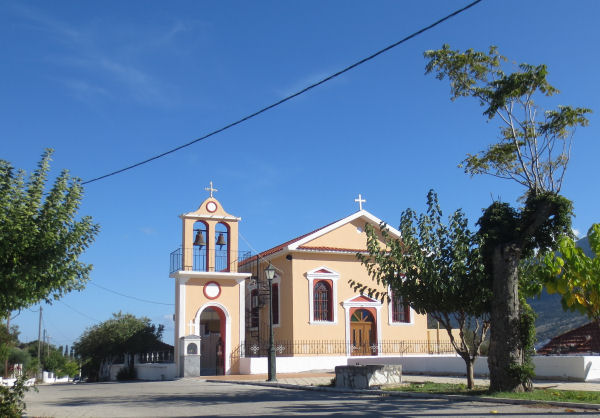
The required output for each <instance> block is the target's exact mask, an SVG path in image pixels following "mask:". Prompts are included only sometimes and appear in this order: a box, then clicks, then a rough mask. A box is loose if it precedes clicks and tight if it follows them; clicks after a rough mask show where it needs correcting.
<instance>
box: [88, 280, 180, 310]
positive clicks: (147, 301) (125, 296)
mask: <svg viewBox="0 0 600 418" xmlns="http://www.w3.org/2000/svg"><path fill="white" fill-rule="evenodd" d="M90 284H92V285H94V286H96V287H99V288H100V289H103V290H106V291H107V292H110V293H114V294H115V295H119V296H123V297H124V298H129V299H134V300H137V301H140V302H145V303H153V304H155V305H166V306H174V305H175V304H174V303H165V302H156V301H153V300H148V299H142V298H138V297H135V296H130V295H126V294H124V293H120V292H117V291H116V290H112V289H109V288H108V287H104V286H100V285H99V284H97V283H94V282H90Z"/></svg>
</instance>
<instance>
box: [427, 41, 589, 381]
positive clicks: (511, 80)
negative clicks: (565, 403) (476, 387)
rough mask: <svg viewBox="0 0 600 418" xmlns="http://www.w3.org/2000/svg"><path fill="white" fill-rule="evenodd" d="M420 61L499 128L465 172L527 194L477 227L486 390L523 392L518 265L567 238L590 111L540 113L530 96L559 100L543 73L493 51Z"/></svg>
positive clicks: (431, 54) (491, 211)
mask: <svg viewBox="0 0 600 418" xmlns="http://www.w3.org/2000/svg"><path fill="white" fill-rule="evenodd" d="M424 55H425V58H426V59H428V60H429V61H428V63H427V66H426V73H435V74H436V77H437V78H438V79H440V80H442V79H444V78H446V77H447V78H448V79H449V81H450V92H451V98H452V100H455V99H457V98H459V97H472V98H474V99H476V100H477V101H478V102H479V104H480V105H481V106H482V107H483V109H484V110H483V114H484V116H486V117H487V119H488V121H495V122H497V123H498V128H499V139H495V140H493V141H492V144H491V145H489V146H488V147H487V148H486V149H484V150H483V151H481V152H479V153H477V154H468V155H467V158H466V159H465V160H464V161H463V162H462V166H463V167H464V169H465V172H466V173H468V174H470V175H471V176H472V175H476V174H488V175H492V176H494V177H498V178H501V179H508V180H512V181H516V182H517V183H519V184H521V185H522V186H523V187H524V188H525V192H524V196H523V198H524V202H525V203H524V206H523V207H521V208H519V209H514V208H512V207H511V206H510V205H509V204H507V203H502V202H494V203H493V204H492V205H491V206H490V207H488V208H487V209H486V210H485V211H484V214H483V216H482V218H481V219H480V220H479V223H478V224H479V227H480V230H479V233H480V236H481V237H482V239H483V244H482V247H481V251H482V255H483V257H484V263H485V266H486V271H487V273H488V274H489V275H490V277H491V280H492V289H493V293H494V298H493V301H492V308H491V324H492V325H491V331H490V348H489V356H488V366H489V369H490V381H491V383H490V389H491V390H492V391H521V390H524V388H525V387H524V383H525V382H524V381H523V380H524V376H526V375H527V373H524V369H523V358H524V355H523V349H524V347H523V346H522V341H523V340H524V338H523V336H522V335H520V330H521V324H522V321H521V318H520V298H519V294H518V288H519V275H518V270H519V265H520V262H521V260H523V259H526V258H528V257H530V256H531V255H532V254H533V252H534V250H536V249H540V250H542V251H543V250H545V249H550V248H553V247H554V246H555V239H556V238H557V237H558V236H560V235H561V234H565V233H568V232H569V231H570V220H571V214H572V205H571V202H569V201H568V200H567V199H565V198H564V197H562V196H560V195H559V192H560V189H561V186H562V182H563V179H564V175H565V171H566V168H567V165H568V162H569V158H570V153H571V145H572V140H573V134H574V131H575V128H576V127H578V126H586V125H587V124H588V120H587V118H586V114H588V113H590V112H591V111H590V110H589V109H586V108H579V107H578V108H573V107H570V106H558V108H557V109H555V110H547V111H543V110H542V109H540V107H539V106H538V104H537V103H536V102H535V101H534V97H535V98H536V99H537V97H538V96H552V95H554V94H556V93H558V90H557V89H556V88H554V87H553V86H552V85H550V83H549V82H548V80H547V76H548V70H547V67H546V66H545V65H537V66H534V65H530V64H525V63H524V64H520V65H519V66H518V67H516V68H514V67H513V68H512V72H505V67H506V61H507V60H506V58H505V57H503V56H501V55H500V54H499V53H498V51H497V49H496V48H495V47H491V48H490V49H489V51H488V52H487V53H486V52H479V51H474V50H472V49H469V50H466V51H464V52H461V51H455V50H452V49H450V47H449V46H448V45H444V46H443V47H442V48H441V49H439V50H433V51H426V52H425V54H424ZM496 138H497V137H496ZM525 380H526V379H525Z"/></svg>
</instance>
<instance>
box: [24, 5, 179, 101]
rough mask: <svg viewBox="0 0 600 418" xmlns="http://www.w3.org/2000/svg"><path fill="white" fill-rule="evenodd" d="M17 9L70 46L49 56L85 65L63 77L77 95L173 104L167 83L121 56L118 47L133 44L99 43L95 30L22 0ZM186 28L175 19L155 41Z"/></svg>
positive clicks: (57, 61) (164, 40) (60, 61)
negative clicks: (112, 46)
mask: <svg viewBox="0 0 600 418" xmlns="http://www.w3.org/2000/svg"><path fill="white" fill-rule="evenodd" d="M14 11H15V12H16V13H18V14H19V15H20V16H21V17H22V18H24V19H26V20H27V21H29V22H31V23H33V24H34V25H35V28H34V29H36V30H39V31H43V32H45V33H47V34H48V36H51V37H55V38H56V39H57V40H58V41H59V42H62V43H63V44H64V45H66V46H67V47H68V49H69V50H70V52H65V53H62V54H61V55H50V56H49V57H47V58H46V59H50V60H53V61H54V62H55V64H57V65H62V66H67V67H71V68H72V67H75V68H76V69H79V70H81V69H82V68H83V69H85V73H82V74H79V75H77V77H74V78H73V79H72V80H62V84H63V85H64V86H65V87H67V88H68V89H70V90H71V92H72V93H73V95H75V96H76V97H78V98H80V99H81V98H82V97H86V98H87V99H89V98H91V97H92V96H93V95H96V97H103V98H117V97H118V98H119V99H122V98H123V96H124V92H125V95H128V96H129V97H130V98H131V99H133V100H135V101H137V102H140V103H143V104H148V105H159V106H171V105H172V103H173V99H172V97H173V94H168V93H167V90H168V89H167V86H166V85H165V83H163V82H161V81H160V80H158V79H156V78H155V77H153V76H152V75H150V73H148V72H147V71H144V70H143V69H142V68H141V67H140V66H139V65H136V64H135V63H133V62H125V61H124V60H123V59H122V58H121V57H120V55H119V49H120V50H132V49H135V48H134V47H128V46H127V45H122V46H119V48H116V49H115V50H111V51H107V50H105V49H104V48H103V47H101V46H100V44H101V43H100V42H98V41H99V40H98V41H97V40H96V39H95V38H96V35H95V34H94V33H93V32H89V31H88V32H83V31H79V30H77V29H76V28H74V27H72V26H70V25H68V24H67V23H65V22H63V21H60V20H59V19H56V18H54V17H53V16H50V15H48V14H46V13H44V12H42V11H40V10H39V9H34V8H32V7H28V6H24V5H23V4H19V5H17V6H15V7H14ZM184 30H186V26H185V25H184V24H183V23H177V22H176V23H175V24H174V25H173V26H172V27H171V29H170V30H169V31H167V32H166V33H164V34H163V33H161V34H160V36H159V37H158V40H157V41H156V42H155V44H156V45H164V44H166V43H168V42H171V41H172V40H173V38H174V37H175V36H176V35H177V34H178V33H180V32H182V31H184ZM144 42H145V40H144ZM131 55H132V54H125V56H126V57H128V59H132V58H131ZM55 78H56V77H55Z"/></svg>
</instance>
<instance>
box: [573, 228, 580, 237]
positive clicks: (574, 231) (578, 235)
mask: <svg viewBox="0 0 600 418" xmlns="http://www.w3.org/2000/svg"><path fill="white" fill-rule="evenodd" d="M571 231H572V232H573V235H575V236H576V237H577V238H581V232H580V231H579V229H575V228H573V229H571Z"/></svg>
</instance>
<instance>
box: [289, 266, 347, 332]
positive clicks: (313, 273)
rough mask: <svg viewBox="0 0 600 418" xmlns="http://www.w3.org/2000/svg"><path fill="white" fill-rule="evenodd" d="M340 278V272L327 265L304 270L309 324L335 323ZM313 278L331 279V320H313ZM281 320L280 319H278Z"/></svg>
mask: <svg viewBox="0 0 600 418" xmlns="http://www.w3.org/2000/svg"><path fill="white" fill-rule="evenodd" d="M319 270H327V271H328V272H329V273H317V272H318V271H319ZM339 278H340V273H338V272H337V271H334V270H332V269H330V268H329V267H325V266H321V267H317V268H316V269H312V270H310V271H308V272H306V279H307V280H308V312H309V319H308V322H309V324H315V325H336V324H337V308H338V304H337V281H338V279H339ZM315 280H331V283H332V286H331V299H332V300H331V309H332V310H333V320H332V321H315V318H314V315H315V311H314V299H313V290H314V287H315V286H314V282H315ZM279 322H281V319H280V321H279Z"/></svg>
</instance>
